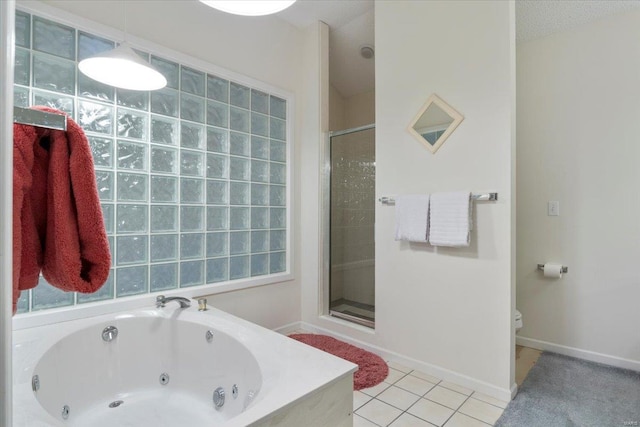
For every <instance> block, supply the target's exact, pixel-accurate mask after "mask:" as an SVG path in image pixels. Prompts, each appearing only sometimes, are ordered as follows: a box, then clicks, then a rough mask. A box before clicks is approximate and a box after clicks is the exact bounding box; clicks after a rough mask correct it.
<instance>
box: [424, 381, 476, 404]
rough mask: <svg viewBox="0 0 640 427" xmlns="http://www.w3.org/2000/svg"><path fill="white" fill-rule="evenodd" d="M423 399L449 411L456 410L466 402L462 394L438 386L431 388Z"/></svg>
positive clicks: (465, 397)
mask: <svg viewBox="0 0 640 427" xmlns="http://www.w3.org/2000/svg"><path fill="white" fill-rule="evenodd" d="M424 397H425V399H429V400H432V401H434V402H436V403H439V404H441V405H444V406H446V407H448V408H451V409H458V408H459V407H460V405H462V404H463V403H464V401H465V400H467V396H465V395H464V394H460V393H458V392H456V391H453V390H449V389H448V388H444V387H440V386H435V387H434V388H432V389H431V390H430V391H429V393H427V394H425V395H424Z"/></svg>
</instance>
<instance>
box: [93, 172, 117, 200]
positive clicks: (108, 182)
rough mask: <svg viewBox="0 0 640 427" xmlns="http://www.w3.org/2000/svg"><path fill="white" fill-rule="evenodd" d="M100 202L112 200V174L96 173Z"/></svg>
mask: <svg viewBox="0 0 640 427" xmlns="http://www.w3.org/2000/svg"><path fill="white" fill-rule="evenodd" d="M96 182H97V185H98V196H99V197H100V200H113V172H104V171H96Z"/></svg>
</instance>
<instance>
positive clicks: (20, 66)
mask: <svg viewBox="0 0 640 427" xmlns="http://www.w3.org/2000/svg"><path fill="white" fill-rule="evenodd" d="M15 55H16V56H15V61H14V69H13V82H14V83H15V84H19V85H25V86H29V83H30V81H31V79H30V77H31V54H30V53H29V51H28V50H26V49H20V48H19V47H17V48H16V53H15Z"/></svg>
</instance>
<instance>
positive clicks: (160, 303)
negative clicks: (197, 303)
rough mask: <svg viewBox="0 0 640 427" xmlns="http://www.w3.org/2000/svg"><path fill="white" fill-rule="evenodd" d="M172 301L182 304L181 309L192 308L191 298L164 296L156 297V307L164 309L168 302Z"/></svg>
mask: <svg viewBox="0 0 640 427" xmlns="http://www.w3.org/2000/svg"><path fill="white" fill-rule="evenodd" d="M171 301H176V302H177V303H178V304H180V308H187V307H191V301H189V298H185V297H165V296H164V295H158V296H157V297H156V307H158V308H160V307H164V306H165V305H166V304H167V303H168V302H171Z"/></svg>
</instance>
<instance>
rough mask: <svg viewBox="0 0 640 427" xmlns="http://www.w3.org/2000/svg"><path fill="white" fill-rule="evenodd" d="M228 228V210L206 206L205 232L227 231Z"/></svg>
mask: <svg viewBox="0 0 640 427" xmlns="http://www.w3.org/2000/svg"><path fill="white" fill-rule="evenodd" d="M228 228H229V208H227V207H222V206H207V231H214V230H227V229H228Z"/></svg>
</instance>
